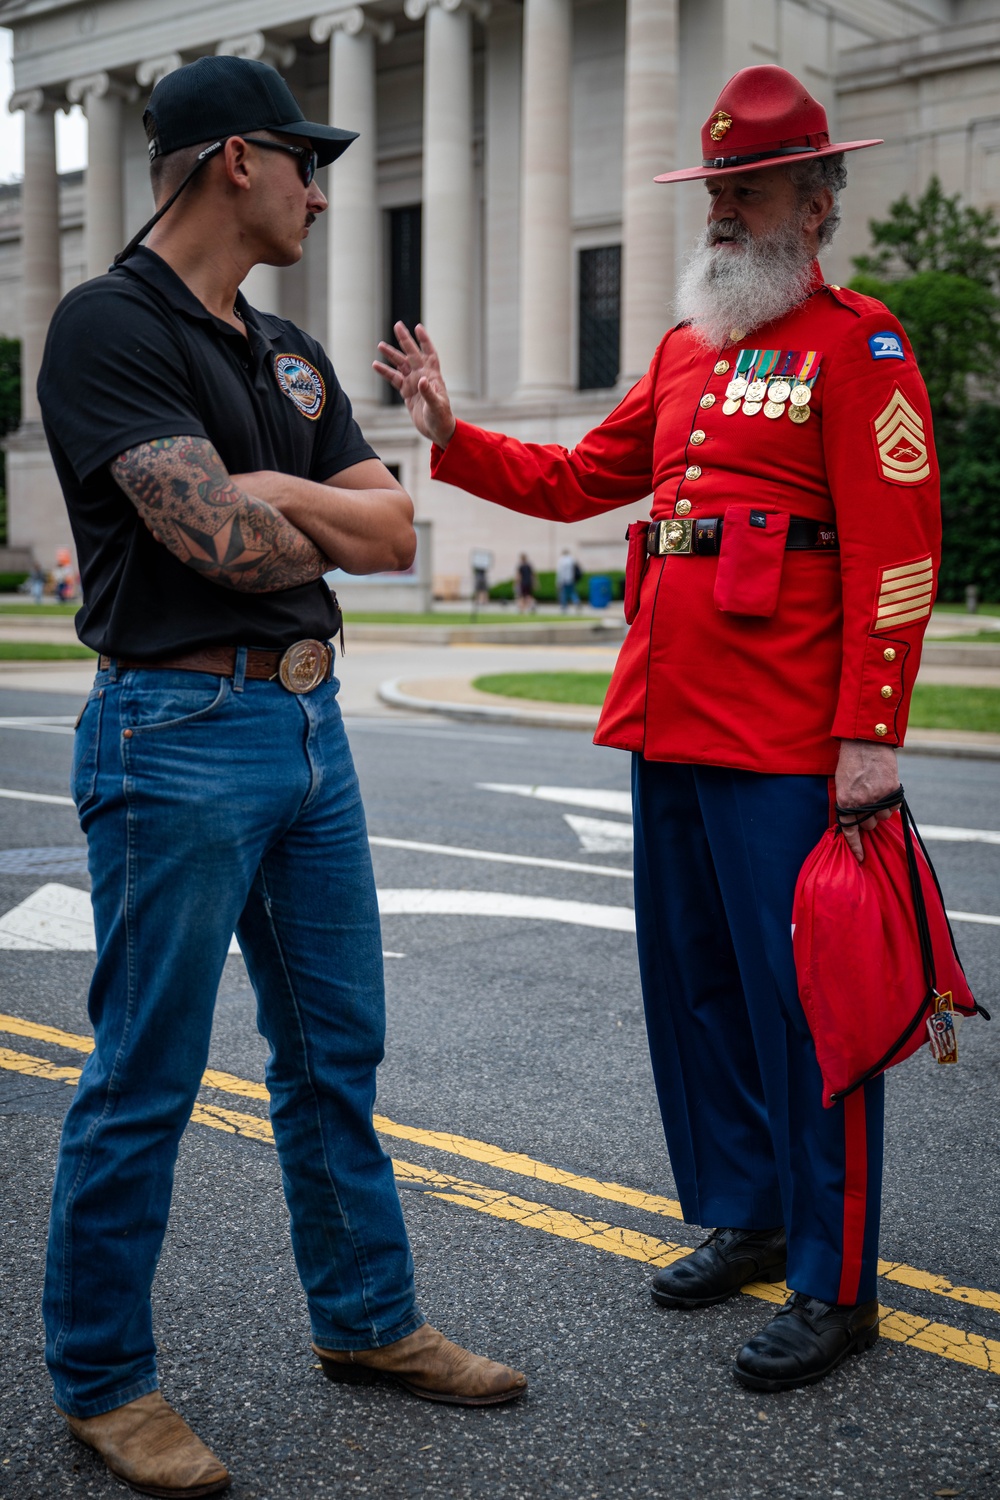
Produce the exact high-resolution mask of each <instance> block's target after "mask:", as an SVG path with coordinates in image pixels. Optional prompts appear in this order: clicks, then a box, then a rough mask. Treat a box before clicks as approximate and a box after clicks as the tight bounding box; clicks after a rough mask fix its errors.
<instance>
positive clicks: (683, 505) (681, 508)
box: [674, 500, 691, 516]
mask: <svg viewBox="0 0 1000 1500" xmlns="http://www.w3.org/2000/svg"><path fill="white" fill-rule="evenodd" d="M674 514H675V515H677V516H689V515H690V514H691V501H690V500H678V502H677V504H676V505H675V506H674Z"/></svg>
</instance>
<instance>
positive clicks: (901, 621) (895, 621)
mask: <svg viewBox="0 0 1000 1500" xmlns="http://www.w3.org/2000/svg"><path fill="white" fill-rule="evenodd" d="M930 612H931V607H930V605H929V604H928V605H926V606H925V607H924V608H923V609H915V610H914V611H913V612H912V613H911V614H908V615H893V616H892V618H891V619H888V620H883V619H882V618H881V617H880V618H879V619H877V620H876V621H875V629H876V630H890V629H891V628H892V627H893V626H894V625H910V624H912V622H913V621H914V620H926V618H927V616H928V615H929V614H930Z"/></svg>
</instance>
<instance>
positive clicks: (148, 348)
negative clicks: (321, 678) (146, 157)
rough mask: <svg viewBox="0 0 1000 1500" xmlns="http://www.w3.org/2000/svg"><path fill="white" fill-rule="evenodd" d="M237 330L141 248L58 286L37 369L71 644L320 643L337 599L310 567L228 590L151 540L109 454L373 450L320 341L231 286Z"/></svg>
mask: <svg viewBox="0 0 1000 1500" xmlns="http://www.w3.org/2000/svg"><path fill="white" fill-rule="evenodd" d="M236 308H237V311H238V312H239V313H240V315H241V317H242V318H243V322H244V326H245V327H246V331H247V335H248V337H246V338H245V337H244V336H243V335H242V334H241V333H240V332H239V330H238V329H235V328H231V327H230V326H229V324H228V323H224V322H222V320H221V319H219V318H216V317H214V316H213V314H212V313H210V312H209V311H208V310H207V308H205V307H204V306H203V305H202V304H201V303H200V302H199V301H198V299H197V298H196V297H195V296H194V294H193V293H192V292H191V291H189V290H188V288H187V287H186V286H185V285H184V283H183V282H182V281H181V279H180V277H179V276H177V275H175V274H174V272H173V271H172V270H171V269H170V267H169V266H168V265H167V264H166V262H165V261H163V260H161V259H160V257H159V256H158V255H154V253H153V252H152V251H151V250H147V249H144V248H143V249H139V250H137V251H136V252H135V254H134V255H133V256H132V257H131V258H130V259H129V260H128V261H127V262H126V264H125V265H123V266H121V267H119V268H118V269H117V270H114V271H111V272H109V274H108V275H107V276H99V277H97V278H96V279H95V280H93V281H88V282H85V283H84V284H83V285H82V286H79V287H77V288H76V289H75V290H74V291H72V292H70V293H69V295H68V296H67V297H65V298H64V299H63V301H62V302H61V303H60V305H59V307H58V308H57V310H56V313H55V316H54V318H53V319H52V323H51V326H50V328H49V335H48V340H47V342H46V346H45V357H44V360H43V362H42V370H41V374H40V375H39V378H38V399H39V401H40V402H41V407H42V417H43V420H44V423H45V433H46V436H47V438H48V440H49V447H50V449H51V451H52V459H53V462H54V463H55V467H56V472H57V473H58V475H59V482H60V484H61V485H62V490H63V495H64V496H65V499H66V506H67V509H68V510H69V519H70V524H71V526H72V528H73V536H74V539H75V541H76V548H77V557H78V561H79V566H80V577H81V582H82V585H83V597H84V605H83V608H82V609H81V610H80V612H79V613H78V615H77V617H76V625H77V632H78V634H79V636H80V639H81V640H82V641H85V642H86V644H87V645H88V646H92V647H93V649H94V650H95V651H103V652H106V653H107V654H108V655H111V656H115V655H119V656H136V657H140V658H143V657H150V658H153V657H156V656H168V655H173V654H175V653H177V652H180V651H187V650H193V649H196V648H198V647H201V646H214V645H237V646H264V647H283V646H287V645H289V644H290V643H291V642H292V641H296V640H300V639H301V638H303V637H305V636H311V637H313V638H314V639H320V640H325V639H326V638H327V637H328V636H329V635H330V634H331V633H332V632H333V630H334V629H335V627H336V623H337V613H336V608H335V605H334V603H333V599H332V597H331V594H330V590H329V589H328V588H327V586H326V584H325V583H324V582H323V581H322V580H321V579H320V580H318V581H317V582H315V583H309V584H303V585H301V586H300V587H298V588H292V589H283V590H282V591H280V592H279V593H272V594H249V593H241V592H237V591H236V590H235V589H228V588H225V587H223V586H222V585H221V584H218V583H213V582H211V581H210V580H209V579H207V578H205V577H203V576H202V575H201V574H199V573H196V572H195V571H194V570H193V569H192V568H189V567H187V566H186V565H185V564H184V563H182V562H180V561H179V560H178V559H177V558H175V557H174V556H173V555H172V553H170V552H168V551H167V549H166V547H164V546H163V545H162V544H161V543H159V542H157V541H156V540H154V538H153V535H152V533H151V532H150V531H149V530H148V528H147V527H146V525H145V524H144V522H143V521H142V520H141V519H140V517H139V513H138V512H137V510H136V509H135V507H134V505H133V504H132V502H131V501H130V500H129V498H128V496H127V495H126V494H125V493H124V492H123V491H122V490H121V489H120V488H119V487H118V485H117V484H116V483H115V481H114V480H113V479H112V477H111V471H110V467H109V466H110V464H111V461H112V460H113V459H115V458H117V457H118V455H119V454H120V453H124V452H125V451H126V450H127V449H128V448H135V447H137V446H138V444H140V443H146V442H152V441H153V439H154V438H163V437H179V436H183V435H190V436H193V437H204V438H207V439H208V441H209V442H210V443H212V444H213V445H214V446H215V448H216V449H217V451H218V453H219V456H220V458H221V459H222V462H223V463H224V464H225V465H226V468H227V469H228V470H229V472H230V473H232V474H241V473H251V472H253V471H255V470H258V469H273V470H277V471H279V472H280V473H283V474H294V475H297V476H298V477H299V478H302V479H312V480H316V481H318V482H320V483H322V482H324V481H325V480H327V479H332V478H333V477H334V475H336V474H338V473H340V472H341V471H342V470H343V469H346V468H349V467H350V465H351V464H356V463H361V462H362V461H363V460H364V459H368V458H374V457H375V456H376V455H375V453H374V452H373V450H372V449H371V448H370V447H369V446H368V444H367V443H366V442H365V440H364V437H363V436H362V434H361V430H360V428H359V427H358V425H357V423H356V422H355V421H354V418H353V417H352V415H351V404H350V402H349V401H348V399H347V397H346V396H345V394H344V392H343V391H342V390H341V388H340V385H339V383H338V381H337V377H336V375H335V374H334V370H333V366H332V365H331V363H330V361H329V359H328V358H327V356H326V354H325V352H324V350H323V348H322V347H321V345H320V344H318V343H317V342H316V340H315V339H313V338H310V336H309V334H307V333H303V331H302V329H301V328H296V326H295V324H294V323H289V322H287V321H286V320H285V319H283V318H276V317H272V316H271V315H270V314H267V313H262V312H257V311H255V310H254V309H253V308H251V307H250V306H249V304H248V303H247V302H246V299H245V298H244V297H243V296H242V294H240V295H239V296H238V297H237V302H236Z"/></svg>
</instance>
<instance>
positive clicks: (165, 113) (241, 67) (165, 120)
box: [142, 57, 358, 167]
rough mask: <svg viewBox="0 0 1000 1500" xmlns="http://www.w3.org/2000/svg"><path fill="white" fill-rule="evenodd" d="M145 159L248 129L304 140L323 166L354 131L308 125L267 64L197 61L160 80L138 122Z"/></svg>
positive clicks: (234, 59) (351, 138)
mask: <svg viewBox="0 0 1000 1500" xmlns="http://www.w3.org/2000/svg"><path fill="white" fill-rule="evenodd" d="M142 122H143V124H144V125H145V127H146V133H147V135H148V136H149V158H150V161H152V160H153V159H154V158H155V157H157V156H166V155H168V154H169V153H170V152H171V151H180V150H182V149H183V147H185V146H196V145H198V143H199V142H201V141H211V140H214V139H215V138H216V137H218V136H228V135H245V134H246V133H247V132H248V131H250V130H285V131H288V132H289V133H290V134H292V135H304V136H305V137H306V139H307V140H308V141H310V143H311V144H312V148H313V150H314V151H315V152H316V155H317V157H318V158H319V163H318V164H319V166H321V167H328V166H329V165H330V163H331V162H332V161H336V159H337V157H338V156H340V155H341V153H342V152H344V151H346V150H347V148H348V146H349V145H350V144H351V142H352V141H356V140H357V138H358V133H357V131H356V130H338V129H337V127H336V126H335V125H316V124H314V123H313V122H312V121H311V120H307V119H306V117H305V115H304V114H303V113H302V111H301V109H300V108H299V106H298V104H296V102H295V96H294V95H293V93H292V91H291V89H290V88H289V87H288V84H287V83H286V82H285V80H284V79H283V78H282V76H281V74H280V73H279V72H278V71H277V69H276V68H272V67H271V66H270V64H269V63H263V62H256V61H254V59H253V58H249V57H199V58H198V60H197V62H193V63H188V64H187V66H186V67H183V68H176V69H175V70H174V72H173V73H168V74H167V75H166V77H164V78H161V79H160V81H159V83H158V84H157V85H156V87H155V88H154V90H153V92H152V93H151V94H150V96H149V103H148V105H147V106H146V112H145V114H144V115H143V117H142Z"/></svg>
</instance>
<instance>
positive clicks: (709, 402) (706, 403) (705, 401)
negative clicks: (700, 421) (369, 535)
mask: <svg viewBox="0 0 1000 1500" xmlns="http://www.w3.org/2000/svg"><path fill="white" fill-rule="evenodd" d="M698 405H699V406H703V407H704V408H705V410H706V411H707V410H708V408H709V407H710V406H714V405H715V397H714V396H713V395H712V393H711V391H709V393H708V395H707V396H702V398H701V400H700V401H699V402H698Z"/></svg>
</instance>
